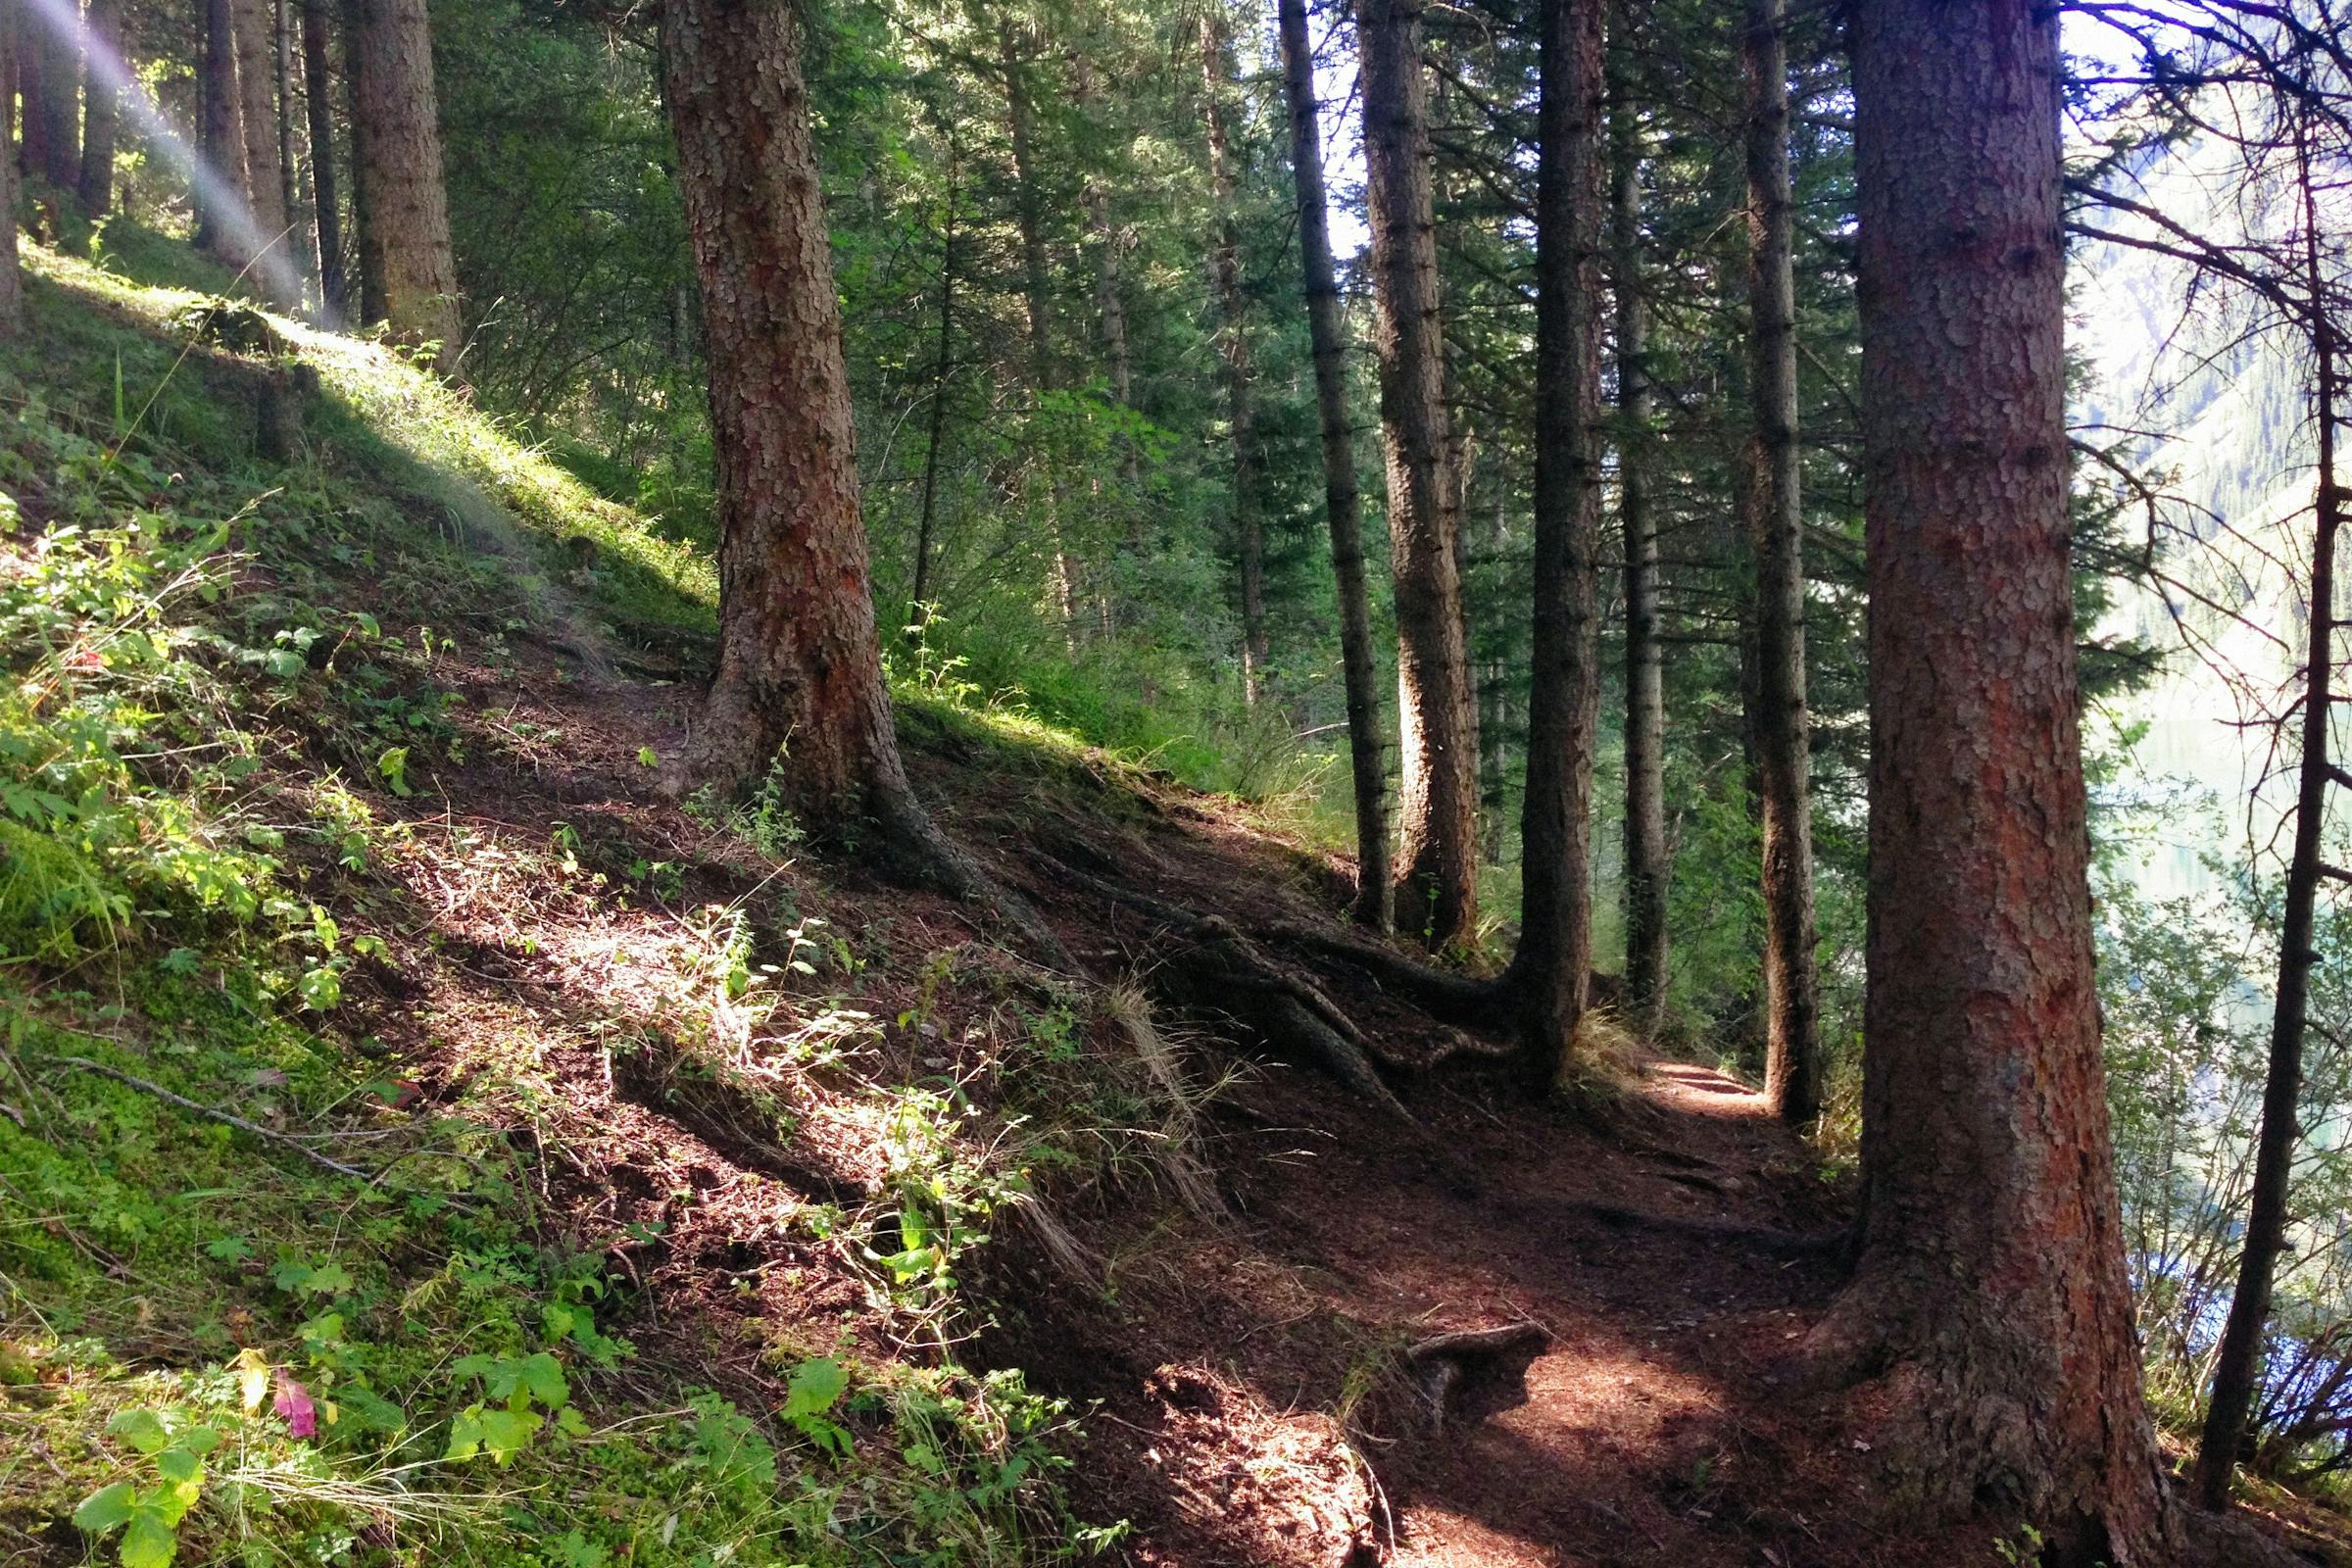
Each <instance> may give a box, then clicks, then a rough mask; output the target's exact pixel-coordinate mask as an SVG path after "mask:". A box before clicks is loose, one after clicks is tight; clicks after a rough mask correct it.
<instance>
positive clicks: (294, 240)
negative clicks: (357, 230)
mask: <svg viewBox="0 0 2352 1568" xmlns="http://www.w3.org/2000/svg"><path fill="white" fill-rule="evenodd" d="M293 42H294V39H293V28H292V27H291V26H290V25H288V22H287V13H286V0H270V65H271V67H272V68H273V71H274V73H275V75H276V78H277V81H276V88H277V114H276V115H275V117H274V120H275V122H276V125H277V203H278V211H280V212H282V213H283V214H285V218H286V229H287V233H286V250H287V252H288V253H289V254H290V255H291V257H292V264H291V265H292V267H293V269H294V271H295V273H296V276H297V280H298V281H299V283H300V284H301V289H302V293H301V297H300V298H299V299H298V300H297V302H296V303H298V304H306V305H307V303H308V301H309V294H310V288H311V285H312V283H313V282H314V281H315V280H316V279H315V274H314V272H313V270H312V263H313V261H314V260H315V259H316V258H317V256H318V247H317V245H316V243H315V242H314V240H313V237H312V235H311V234H310V232H309V224H308V222H307V221H306V220H307V215H306V214H305V213H304V212H303V208H302V180H301V174H300V171H299V166H298V165H297V164H296V162H295V158H294V49H293Z"/></svg>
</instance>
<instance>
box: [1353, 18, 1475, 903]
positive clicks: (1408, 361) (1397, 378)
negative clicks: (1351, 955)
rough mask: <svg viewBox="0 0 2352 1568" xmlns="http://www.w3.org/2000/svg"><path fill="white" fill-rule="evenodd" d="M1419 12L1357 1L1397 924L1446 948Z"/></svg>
mask: <svg viewBox="0 0 2352 1568" xmlns="http://www.w3.org/2000/svg"><path fill="white" fill-rule="evenodd" d="M1424 9H1425V0H1357V7H1356V35H1357V40H1358V53H1359V56H1360V59H1361V77H1362V94H1363V116H1364V167H1365V175H1366V184H1365V195H1366V199H1367V203H1368V205H1369V209H1370V218H1371V226H1372V268H1371V271H1372V295H1373V302H1374V304H1375V306H1376V307H1377V311H1376V316H1377V321H1378V330H1377V332H1376V334H1375V337H1374V347H1375V349H1376V351H1377V353H1378V356H1379V359H1380V418H1381V444H1382V448H1383V450H1384V452H1385V455H1386V457H1387V466H1388V478H1389V491H1388V507H1389V558H1390V567H1391V570H1392V572H1393V573H1394V576H1395V579H1396V598H1397V733H1398V738H1399V742H1400V744H1399V747H1398V751H1399V752H1400V754H1401V760H1402V762H1403V793H1402V799H1401V801H1400V803H1399V806H1400V809H1399V812H1398V826H1399V829H1400V835H1399V843H1398V846H1397V872H1396V918H1397V926H1398V928H1399V929H1401V930H1403V931H1405V932H1407V933H1409V934H1411V935H1413V936H1415V937H1417V938H1419V939H1421V940H1422V941H1423V942H1425V943H1427V944H1428V945H1429V946H1430V947H1432V948H1442V947H1444V946H1446V945H1447V944H1448V943H1451V942H1453V941H1455V940H1456V939H1458V938H1463V937H1467V936H1468V935H1469V934H1470V933H1471V932H1472V931H1473V930H1474V929H1476V927H1477V924H1478V866H1477V859H1478V776H1477V774H1478V748H1477V744H1476V738H1475V732H1476V728H1477V720H1476V715H1475V714H1474V713H1473V712H1472V711H1471V706H1470V704H1471V692H1470V655H1469V647H1468V641H1469V639H1468V636H1467V632H1466V629H1465V626H1464V622H1463V617H1462V584H1461V571H1460V566H1459V564H1458V563H1457V561H1456V548H1457V540H1458V537H1459V535H1460V532H1461V508H1460V498H1459V497H1458V496H1457V495H1455V494H1454V491H1453V485H1452V475H1451V473H1450V471H1449V468H1448V465H1447V463H1446V447H1447V438H1446V425H1447V419H1446V404H1445V390H1444V389H1445V341H1444V336H1443V334H1442V332H1441V330H1440V323H1439V316H1438V312H1439V306H1438V243H1437V226H1436V219H1435V217H1434V215H1433V202H1434V198H1433V193H1432V190H1431V175H1430V148H1429V114H1428V102H1429V87H1428V82H1427V79H1426V75H1425V73H1424V70H1423V66H1422V60H1421V16H1422V12H1423V11H1424Z"/></svg>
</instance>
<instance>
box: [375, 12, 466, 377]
mask: <svg viewBox="0 0 2352 1568" xmlns="http://www.w3.org/2000/svg"><path fill="white" fill-rule="evenodd" d="M360 9H361V15H362V17H363V19H364V20H363V25H362V26H361V29H360V51H359V52H360V55H361V57H362V64H361V67H360V72H359V78H360V79H359V93H360V114H359V120H360V123H362V124H364V125H366V126H367V135H366V136H365V138H364V139H363V140H362V142H361V145H360V153H361V157H362V159H363V160H364V162H365V163H366V166H367V176H366V178H365V179H364V180H363V181H361V184H362V186H363V188H364V189H365V190H366V191H367V193H368V209H369V218H370V220H371V221H370V222H369V223H368V224H367V225H364V226H363V227H362V228H361V231H360V237H361V241H362V243H364V244H366V243H369V242H372V247H373V249H374V250H375V252H376V256H375V271H376V272H377V274H378V275H379V276H380V277H381V279H382V281H383V290H384V319H385V320H386V321H388V322H390V323H391V328H392V332H393V335H394V336H396V337H399V338H403V339H405V340H407V341H409V342H412V343H438V344H440V345H441V347H440V350H439V353H438V356H437V358H436V362H435V363H436V365H437V366H438V367H439V368H440V369H441V370H442V371H443V372H444V373H454V371H455V370H456V368H457V364H458V359H459V356H460V355H461V354H462V353H463V352H464V349H465V341H466V338H465V325H464V322H463V321H462V320H461V319H460V318H459V315H458V271H457V263H456V262H455V260H454V259H453V258H452V256H451V253H450V244H449V195H448V191H447V187H446V186H445V185H444V184H443V174H442V168H441V124H440V110H439V106H438V100H437V99H436V97H435V95H434V91H433V34H432V27H431V25H429V23H428V22H427V20H426V17H425V8H424V0H362V5H361V8H360Z"/></svg>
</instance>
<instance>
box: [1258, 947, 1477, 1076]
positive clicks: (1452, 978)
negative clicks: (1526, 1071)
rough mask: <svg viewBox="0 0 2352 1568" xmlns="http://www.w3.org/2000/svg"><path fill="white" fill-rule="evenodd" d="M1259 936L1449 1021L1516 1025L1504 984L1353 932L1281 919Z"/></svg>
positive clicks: (1469, 1025) (1468, 1025)
mask: <svg viewBox="0 0 2352 1568" xmlns="http://www.w3.org/2000/svg"><path fill="white" fill-rule="evenodd" d="M1257 934H1258V935H1259V936H1261V937H1263V938H1264V939H1265V940H1267V941H1269V942H1274V943H1278V944H1280V945H1281V946H1283V947H1286V948H1292V949H1295V950H1297V951H1299V952H1301V953H1308V954H1312V955H1314V956H1317V957H1320V958H1330V959H1336V960H1338V961H1339V962H1341V963H1347V964H1352V965H1354V966H1355V967H1356V968H1358V969H1361V970H1363V971H1364V972H1365V973H1366V974H1368V975H1370V976H1371V977H1372V978H1373V979H1374V980H1376V981H1378V982H1379V983H1380V985H1381V986H1382V987H1383V988H1385V989H1387V990H1389V991H1392V992H1395V993H1396V994H1397V995H1398V996H1400V997H1402V998H1404V999H1405V1000H1406V1001H1408V1002H1410V1003H1411V1004H1412V1005H1414V1006H1416V1007H1419V1008H1420V1009H1421V1010H1422V1011H1424V1012H1426V1013H1428V1014H1429V1015H1430V1016H1431V1017H1433V1018H1440V1019H1443V1020H1444V1021H1446V1023H1451V1024H1459V1025H1461V1026H1463V1027H1464V1028H1470V1029H1491V1028H1498V1027H1502V1026H1505V1025H1507V1024H1509V1023H1511V1022H1512V1021H1513V1019H1512V1015H1511V1008H1512V1003H1513V997H1512V993H1511V990H1510V989H1509V988H1508V987H1507V986H1505V985H1504V983H1503V982H1502V981H1500V980H1482V979H1480V978H1478V977H1477V976H1475V975H1466V974H1457V973H1455V972H1454V971H1453V970H1450V969H1441V968H1438V967H1437V966H1436V965H1434V964H1428V963H1422V962H1419V961H1418V960H1416V959H1413V958H1410V957H1407V956H1405V955H1403V954H1401V953H1398V952H1397V951H1396V950H1395V949H1394V948H1391V947H1389V946H1388V945H1387V944H1385V943H1382V942H1379V941H1376V940H1374V939H1372V938H1370V937H1363V936H1357V935H1354V934H1353V933H1339V932H1332V931H1324V930H1319V929H1317V928H1316V927H1314V926H1309V925H1296V924H1292V923H1290V922H1287V921H1277V922H1275V923H1273V924H1270V925H1265V926H1261V927H1259V928H1258V931H1257ZM1505 1054H1507V1053H1505Z"/></svg>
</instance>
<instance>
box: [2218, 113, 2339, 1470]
mask: <svg viewBox="0 0 2352 1568" xmlns="http://www.w3.org/2000/svg"><path fill="white" fill-rule="evenodd" d="M2294 112H2295V113H2296V114H2298V115H2301V114H2304V113H2307V111H2305V110H2303V109H2300V108H2298V109H2297V110H2296V111H2294ZM2295 152H2296V173H2297V175H2298V176H2299V181H2300V185H2301V192H2300V194H2301V197H2302V203H2303V244H2304V271H2305V279H2304V283H2305V287H2306V288H2307V289H2308V290H2309V291H2310V299H2311V320H2310V325H2309V330H2310V333H2311V347H2312V354H2313V357H2314V359H2315V360H2316V361H2317V370H2318V380H2317V387H2316V397H2315V400H2314V402H2315V414H2316V417H2317V422H2318V426H2319V463H2318V469H2319V475H2318V477H2319V498H2318V501H2317V503H2316V510H2315V512H2314V515H2313V524H2312V537H2311V581H2310V584H2309V592H2308V595H2307V598H2306V600H2305V608H2306V610H2307V612H2308V615H2309V619H2310V627H2309V631H2308V638H2309V642H2308V646H2307V650H2306V652H2305V655H2304V665H2303V758H2302V763H2301V767H2300V770H2299V772H2298V775H2297V780H2296V793H2295V846H2294V852H2293V858H2291V859H2290V860H2289V861H2288V862H2287V871H2286V908H2285V911H2284V917H2283V918H2282V920H2281V921H2280V923H2279V930H2278V988H2277V995H2276V999H2275V1001H2274V1003H2273V1008H2272V1013H2271V1059H2270V1070H2269V1075H2268V1076H2267V1077H2266V1078H2265V1079H2264V1081H2263V1090H2262V1126H2261V1128H2260V1130H2259V1131H2258V1132H2257V1133H2256V1135H2255V1142H2254V1189H2253V1193H2252V1196H2251V1201H2249V1203H2248V1205H2247V1208H2246V1232H2245V1246H2244V1250H2243V1251H2242V1252H2241V1254H2240V1256H2239V1258H2238V1268H2237V1289H2236V1291H2235V1293H2234V1294H2233V1295H2232V1296H2231V1297H2230V1299H2229V1320H2228V1321H2227V1323H2225V1325H2224V1326H2223V1329H2222V1343H2221V1348H2220V1349H2219V1350H2218V1351H2216V1352H2215V1355H2214V1362H2213V1397H2212V1400H2211V1402H2210V1403H2209V1404H2208V1405H2207V1406H2206V1412H2205V1431H2204V1436H2203V1441H2202V1442H2201V1443H2200V1444H2199V1446H2198V1448H2197V1464H2196V1471H2195V1475H2194V1478H2193V1480H2192V1481H2191V1483H2190V1486H2191V1493H2192V1495H2193V1496H2194V1497H2195V1500H2196V1502H2197V1504H2198V1505H2199V1506H2200V1507H2204V1508H2210V1509H2216V1510H2219V1509H2223V1508H2227V1507H2229V1479H2230V1477H2231V1475H2233V1474H2234V1473H2235V1471H2236V1468H2237V1454H2238V1447H2239V1446H2240V1445H2241V1444H2242V1443H2243V1442H2244V1441H2245V1435H2246V1412H2247V1408H2248V1406H2249V1405H2250V1404H2251V1403H2252V1401H2253V1397H2254V1392H2255V1387H2256V1384H2257V1382H2258V1381H2259V1378H2260V1372H2261V1366H2262V1340H2263V1331H2264V1329H2265V1328H2266V1327H2267V1326H2268V1324H2269V1321H2270V1315H2271V1292H2272V1288H2273V1286H2274V1285H2276V1283H2277V1280H2278V1259H2279V1257H2280V1256H2281V1255H2283V1254H2284V1252H2285V1251H2286V1240H2287V1238H2286V1227H2287V1220H2288V1214H2287V1197H2288V1193H2287V1188H2288V1184H2289V1183H2290V1181H2291V1180H2292V1178H2293V1175H2294V1157H2295V1142H2296V1135H2297V1131H2298V1129H2297V1127H2296V1124H2295V1121H2296V1115H2297V1112H2298V1110H2299V1109H2300V1106H2301V1101H2302V1098H2303V1037H2304V1031H2305V1029H2306V1027H2307V1026H2308V1023H2309V1011H2310V1005H2311V971H2312V966H2313V965H2314V964H2315V963H2316V962H2317V961H2318V959H2319V955H2318V953H2316V952H2315V951H2314V950H2313V947H2312V928H2313V923H2314V918H2315V914H2316V908H2317V905H2318V901H2319V891H2320V879H2321V878H2322V877H2324V876H2326V875H2327V874H2328V868H2327V864H2326V862H2325V860H2324V859H2323V858H2322V848H2321V834H2322V833H2323V831H2324V830H2325V829H2326V827H2327V790H2328V787H2329V785H2330V784H2332V783H2334V782H2336V781H2337V780H2338V779H2340V778H2341V777H2342V776H2343V774H2342V772H2341V771H2340V770H2339V769H2338V767H2337V766H2336V765H2335V764H2334V763H2333V761H2332V760H2330V758H2329V755H2328V744H2327V742H2328V728H2329V724H2330V723H2331V721H2332V720H2333V718H2334V713H2335V704H2336V703H2337V701H2338V700H2339V699H2338V697H2337V694H2336V692H2335V690H2334V675H2335V630H2336V627H2337V626H2339V625H2340V624H2342V622H2341V621H2339V620H2338V619H2337V617H2336V608H2335V603H2336V593H2335V548H2336V541H2337V540H2338V538H2339V537H2340V536H2341V534H2342V532H2343V524H2344V493H2343V490H2342V489H2341V488H2340V487H2339V486H2338V485H2337V483H2336V477H2335V440H2336V428H2335V425H2336V410H2337V406H2338V404H2339V403H2340V402H2341V401H2342V389H2341V387H2340V385H2339V384H2338V381H2337V374H2338V370H2337V358H2336V342H2335V330H2334V324H2333V319H2332V318H2331V317H2330V315H2329V314H2328V311H2327V304H2326V302H2327V289H2328V287H2329V284H2330V279H2329V278H2328V276H2327V270H2326V268H2325V266H2324V264H2323V262H2322V260H2321V255H2320V222H2321V217H2320V209H2319V203H2318V200H2317V198H2316V197H2315V195H2314V193H2313V188H2312V183H2313V182H2312V168H2311V151H2310V146H2309V141H2308V135H2307V132H2306V131H2305V129H2304V127H2303V125H2302V124H2301V123H2298V124H2297V126H2296V137H2295Z"/></svg>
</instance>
